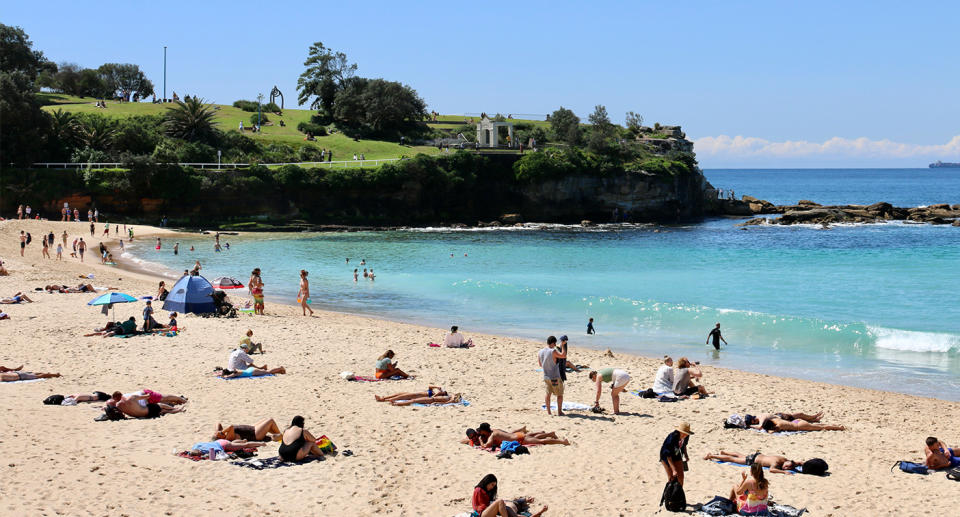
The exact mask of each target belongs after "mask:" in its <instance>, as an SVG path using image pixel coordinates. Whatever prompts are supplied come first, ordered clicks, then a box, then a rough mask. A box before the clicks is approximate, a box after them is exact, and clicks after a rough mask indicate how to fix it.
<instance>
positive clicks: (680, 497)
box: [660, 480, 687, 512]
mask: <svg viewBox="0 0 960 517" xmlns="http://www.w3.org/2000/svg"><path fill="white" fill-rule="evenodd" d="M660 506H663V507H664V508H666V509H667V511H668V512H682V511H684V510H686V509H687V496H686V494H684V493H683V487H682V486H680V483H679V482H678V481H677V480H671V481H668V482H667V485H666V486H665V487H663V496H661V497H660Z"/></svg>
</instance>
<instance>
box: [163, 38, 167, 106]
mask: <svg viewBox="0 0 960 517" xmlns="http://www.w3.org/2000/svg"><path fill="white" fill-rule="evenodd" d="M163 102H167V46H166V45H164V46H163Z"/></svg>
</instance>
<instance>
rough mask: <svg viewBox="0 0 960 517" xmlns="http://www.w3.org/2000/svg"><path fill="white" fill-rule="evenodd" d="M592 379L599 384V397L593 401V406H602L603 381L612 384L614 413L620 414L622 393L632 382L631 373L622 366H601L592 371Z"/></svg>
mask: <svg viewBox="0 0 960 517" xmlns="http://www.w3.org/2000/svg"><path fill="white" fill-rule="evenodd" d="M589 377H590V380H591V381H594V382H595V383H596V385H597V398H596V400H595V401H594V402H593V407H595V408H598V407H600V392H601V391H602V390H603V383H604V382H609V383H611V384H610V397H611V398H612V399H613V414H615V415H619V414H620V394H621V393H623V390H624V389H626V387H627V384H629V383H630V374H629V373H627V371H626V370H621V369H620V368H601V369H599V370H594V371H592V372H590V375H589Z"/></svg>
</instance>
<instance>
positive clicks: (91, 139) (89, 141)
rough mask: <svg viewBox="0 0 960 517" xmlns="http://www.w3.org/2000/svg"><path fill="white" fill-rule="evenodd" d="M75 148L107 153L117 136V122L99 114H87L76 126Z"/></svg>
mask: <svg viewBox="0 0 960 517" xmlns="http://www.w3.org/2000/svg"><path fill="white" fill-rule="evenodd" d="M76 128H77V129H76V140H77V144H78V145H77V147H79V148H84V149H95V150H97V151H109V150H111V149H112V148H113V143H114V138H115V137H116V136H117V121H116V120H115V119H111V118H108V117H105V116H103V115H99V114H91V113H88V114H87V115H86V116H85V117H83V118H82V119H79V120H78V122H77V125H76Z"/></svg>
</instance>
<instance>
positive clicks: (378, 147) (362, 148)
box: [40, 93, 438, 161]
mask: <svg viewBox="0 0 960 517" xmlns="http://www.w3.org/2000/svg"><path fill="white" fill-rule="evenodd" d="M40 97H41V98H42V99H43V100H44V102H46V103H49V104H48V105H47V106H44V108H43V109H45V110H47V111H50V112H53V111H56V110H58V109H62V110H64V111H67V112H70V113H99V114H101V115H107V116H111V117H117V118H122V117H129V116H133V115H162V114H163V112H164V111H165V110H166V109H167V108H168V107H169V106H170V105H169V104H167V105H163V104H153V103H149V102H136V103H133V102H127V103H122V104H121V103H118V102H107V108H106V109H103V108H98V107H96V102H97V100H96V99H94V98H92V97H86V98H84V97H73V96H69V95H61V94H47V93H43V94H40ZM215 106H216V107H217V108H218V109H217V116H216V120H217V124H218V126H219V127H220V129H221V130H223V131H237V128H238V126H239V125H240V121H241V120H242V121H243V125H244V126H245V127H249V126H250V115H251V113H250V112H247V111H243V110H241V109H239V108H234V107H233V106H225V105H215ZM313 113H314V112H313V111H311V110H301V109H289V108H287V109H285V110H283V116H282V117H280V116H277V115H275V114H273V113H267V116H269V117H270V123H271V124H273V125H264V126H262V128H261V132H260V133H258V134H253V133H251V132H249V131H244V134H246V135H247V136H249V137H251V138H253V139H255V140H258V141H261V142H263V143H264V144H271V143H283V144H287V145H291V146H293V147H300V146H303V145H313V146H316V147H317V148H322V149H328V150H330V151H333V159H334V160H335V161H336V160H352V159H353V154H354V153H357V154H360V153H363V155H364V157H365V158H367V159H368V160H375V159H381V158H399V157H401V156H413V155H415V154H417V153H425V154H437V152H438V151H437V148H436V147H432V146H401V145H400V144H399V142H385V141H381V140H354V139H352V138H349V137H347V136H344V135H343V134H340V133H336V134H332V135H328V136H323V137H317V140H316V142H307V141H305V140H304V135H303V133H301V132H299V131H297V124H299V123H300V122H305V121H308V120H309V119H310V116H311V115H313ZM281 118H282V119H283V121H284V123H286V126H285V127H280V126H279V125H277V124H278V123H279V122H280V119H281Z"/></svg>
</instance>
